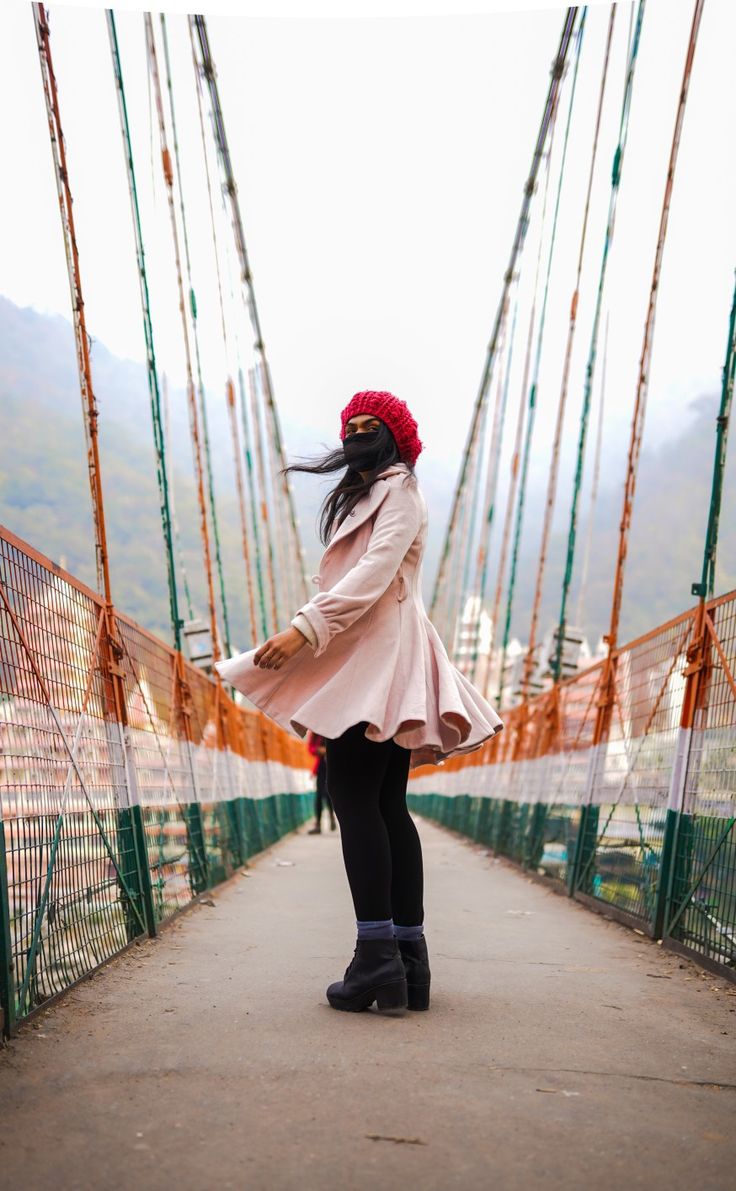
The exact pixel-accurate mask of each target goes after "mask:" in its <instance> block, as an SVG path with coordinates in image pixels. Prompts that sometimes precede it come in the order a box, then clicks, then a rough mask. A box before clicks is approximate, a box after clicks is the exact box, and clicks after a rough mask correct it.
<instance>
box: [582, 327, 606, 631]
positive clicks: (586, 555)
mask: <svg viewBox="0 0 736 1191" xmlns="http://www.w3.org/2000/svg"><path fill="white" fill-rule="evenodd" d="M609 323H610V315H609V314H606V330H605V333H604V335H603V362H602V364H601V391H600V397H599V404H598V430H597V433H596V442H595V456H594V460H593V480H592V482H591V485H590V503H589V506H588V528H587V531H586V535H585V549H584V550H583V562H582V566H581V568H580V590H579V591H578V605H577V609H576V612H575V622H576V624H577V625H578V627H579V628H580V629H581V630H582V627H583V623H584V614H585V597H586V595H587V590H588V572H589V569H590V555H591V551H592V548H593V529H594V527H595V510H596V505H597V503H598V488H599V484H600V475H601V454H602V449H603V424H604V414H605V408H606V378H607V375H608V329H609Z"/></svg>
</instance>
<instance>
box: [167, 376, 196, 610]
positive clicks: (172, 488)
mask: <svg viewBox="0 0 736 1191" xmlns="http://www.w3.org/2000/svg"><path fill="white" fill-rule="evenodd" d="M161 394H162V397H163V401H162V405H163V426H164V443H165V446H166V451H167V454H168V453H169V452H170V451H171V405H170V402H169V378H168V377H167V375H166V373H165V372H163V373H162V374H161ZM169 505H170V508H171V525H172V529H173V531H174V542H175V545H176V556H177V559H178V562H179V573H180V575H181V580H182V585H183V587H184V600H185V603H186V609H187V616H188V617H189V619H190V620H193V619H194V609H193V607H192V593H191V591H190V589H189V575H188V574H187V568H186V563H185V562H184V551H183V549H182V544H181V534H180V532H179V519H178V517H177V515H176V485H175V484H174V482H173V476H172V482H171V484H170V485H169Z"/></svg>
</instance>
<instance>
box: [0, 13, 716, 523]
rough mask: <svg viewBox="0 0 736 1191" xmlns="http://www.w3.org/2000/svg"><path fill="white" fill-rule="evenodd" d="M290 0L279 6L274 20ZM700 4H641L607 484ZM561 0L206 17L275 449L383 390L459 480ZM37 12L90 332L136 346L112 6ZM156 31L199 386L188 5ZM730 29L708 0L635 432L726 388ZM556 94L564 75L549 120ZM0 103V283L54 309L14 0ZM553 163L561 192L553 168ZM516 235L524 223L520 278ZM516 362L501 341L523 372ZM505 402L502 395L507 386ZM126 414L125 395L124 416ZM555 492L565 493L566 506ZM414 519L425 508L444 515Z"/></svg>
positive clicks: (591, 36)
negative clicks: (176, 170)
mask: <svg viewBox="0 0 736 1191" xmlns="http://www.w3.org/2000/svg"><path fill="white" fill-rule="evenodd" d="M179 7H182V6H181V5H179ZM207 7H208V6H207V5H205V9H206V8H207ZM223 7H225V5H220V6H219V8H220V10H222V8H223ZM371 7H372V8H374V9H375V5H372V6H371ZM394 7H395V5H394ZM411 7H412V6H411V5H408V4H407V5H406V6H405V8H409V9H410V8H411ZM429 7H431V5H425V10H426V8H429ZM464 7H466V8H471V7H472V5H470V4H466V5H464ZM486 7H490V5H487V6H486ZM495 7H499V6H498V5H496V6H495ZM501 7H506V8H509V7H511V6H510V5H508V4H507V5H505V6H501ZM98 8H99V6H98ZM291 8H293V6H291V5H289V4H288V3H287V2H286V0H283V3H282V4H280V5H278V6H277V8H276V9H274V11H278V12H284V11H288V10H290V9H291ZM517 8H518V6H517ZM619 8H620V11H619V13H618V17H617V28H616V33H615V45H614V52H613V58H612V62H611V74H610V83H609V95H608V102H607V105H606V116H605V120H604V127H603V133H602V141H601V152H600V158H599V171H598V175H597V180H596V187H595V201H594V206H593V211H592V216H591V225H590V231H589V239H588V254H587V267H586V272H585V278H584V289H583V299H582V300H583V306H582V313H581V317H580V325H579V334H578V338H577V351H576V355H575V360H574V366H573V379H572V386H571V405H570V415H569V417H570V420H569V422H568V427H569V431H568V434H567V441H566V446H565V452H566V454H565V460H564V461H563V468H564V469H565V470H567V469H569V466H570V460H571V458H572V453H573V450H574V438H575V436H576V423H575V418H576V414H577V411H578V407H579V401H580V396H581V393H582V376H583V368H584V361H585V356H586V354H587V348H588V335H589V325H590V314H591V308H592V288H593V284H594V281H595V279H596V278H597V272H598V268H599V263H600V255H601V250H602V239H603V227H604V221H605V214H606V209H607V203H608V193H609V178H610V165H611V160H612V157H613V150H614V147H615V137H616V134H617V127H618V118H619V109H620V100H621V93H622V86H623V75H624V56H625V41H626V36H627V33H628V23H629V13H630V6H629V5H628V4H621V5H620V6H619ZM326 9H329V5H327V4H323V5H322V7H321V8H320V10H319V11H325V10H326ZM692 9H693V4H692V0H649V3H648V4H647V11H646V16H645V20H644V30H643V35H642V43H641V52H640V62H639V66H638V74H637V79H636V83H635V88H634V99H633V108H632V117H631V131H630V138H629V146H628V149H627V156H626V160H625V164H624V172H623V182H622V189H621V196H620V200H619V211H618V224H617V228H616V239H615V244H614V249H613V255H612V258H611V264H610V269H609V277H608V283H607V290H606V303H605V308H606V309H610V311H611V343H610V350H609V373H608V388H607V394H608V408H609V421H608V423H607V427H608V429H607V437H606V454H605V461H604V475H605V477H606V478H607V479H608V481H609V482H616V483H618V482H619V478H621V479H623V463H624V451H625V442H626V436H627V433H628V422H629V417H630V410H631V404H632V399H633V395H634V387H635V380H636V370H637V361H638V356H639V352H640V349H641V335H642V328H643V320H644V314H645V309H646V301H647V296H648V287H649V281H650V276H651V268H652V260H653V252H654V244H655V236H656V230H657V224H658V219H659V209H660V205H661V198H662V191H663V185H664V174H665V169H666V162H667V156H668V153H669V146H670V140H671V135H672V126H673V120H674V114H675V108H676V102H677V95H678V91H679V87H680V80H681V75H682V67H683V61H684V53H685V47H686V42H687V35H688V32H689V27H690V21H691V16H692ZM332 11H334V7H333V8H332ZM562 13H563V9H562V8H561V7H559V6H550V5H549V4H547V5H544V6H542V5H539V6H538V8H537V11H534V12H530V11H527V12H520V11H510V12H509V11H507V12H494V13H489V14H487V15H475V16H437V15H430V16H408V17H398V18H396V17H395V18H391V19H389V18H385V19H384V18H372V19H349V20H344V19H335V18H328V19H317V18H310V19H297V18H295V17H293V16H282V17H280V18H279V19H264V18H261V17H256V16H248V17H236V16H232V15H231V16H210V17H208V24H209V32H210V39H211V44H212V50H213V54H214V57H215V61H216V64H217V68H218V75H219V83H220V88H221V96H222V102H223V107H224V114H225V120H226V125H227V129H228V134H229V138H230V142H231V149H232V152H233V158H234V163H235V169H236V175H237V179H238V183H239V188H240V195H241V201H242V207H243V213H244V218H245V224H246V237H247V240H248V247H249V251H250V256H251V262H252V266H253V273H254V277H255V284H256V290H257V296H258V302H259V307H260V314H261V321H262V325H263V329H264V336H265V341H266V346H267V351H268V354H269V358H270V361H271V367H272V372H273V376H274V382H275V390H276V396H277V400H278V403H279V407H280V410H281V415H282V419H283V421H284V424H285V425H286V428H287V434H286V440H287V445H291V446H293V447H295V448H298V449H299V450H304V449H308V447H309V445H310V444H314V445H315V446H316V445H317V444H319V443H320V442H323V441H332V440H334V437H335V434H336V429H337V413H338V411H339V409H340V408H341V406H342V405H343V404H344V402H345V400H346V399H347V398H349V396H350V395H351V394H352V393H353V392H354V391H355V390H357V389H360V388H390V389H392V390H393V391H394V392H396V393H398V394H399V395H400V396H402V397H404V398H405V399H406V400H407V401H408V402H409V404H410V406H411V407H412V409H413V410H414V412H415V413H416V415H417V417H418V419H419V422H420V430H421V434H422V437H423V439H424V441H425V444H426V452H425V454H424V455H423V456H422V459H421V460H420V474H421V471H422V470H423V471H424V472H425V474H427V473H429V471H430V469H431V470H433V471H434V472H435V473H436V474H437V475H438V476H439V475H440V474H442V475H444V476H446V477H447V478H448V481H449V480H453V481H454V478H455V475H456V473H457V469H458V465H459V459H460V453H461V451H462V446H463V443H464V440H465V434H466V430H467V424H468V418H469V415H470V410H471V407H472V404H473V401H474V398H475V395H476V390H477V385H478V380H479V376H480V372H481V367H482V363H483V357H484V353H485V347H486V343H487V339H488V335H489V331H490V328H491V324H492V321H493V317H494V314H495V310H496V305H497V302H498V297H499V293H500V285H501V277H502V274H503V271H504V268H505V265H506V261H507V257H508V252H509V247H510V241H511V236H512V233H513V229H514V226H515V221H516V217H517V214H518V209H519V204H520V198H521V190H522V185H523V181H524V178H525V177H526V174H527V172H528V168H529V162H530V157H531V149H532V145H533V141H534V137H535V134H536V129H537V126H538V122H539V118H540V115H541V110H542V106H543V101H544V95H545V93H546V89H547V86H548V70H549V65H550V63H551V60H552V58H553V56H554V53H555V51H556V48H557V44H558V41H559V35H560V29H561V24H562ZM51 15H52V52H53V55H54V61H55V67H56V73H57V79H58V84H59V91H60V103H61V109H62V118H63V123H64V127H65V131H66V140H67V149H68V157H69V167H70V174H71V184H72V190H73V194H74V198H75V214H76V218H77V228H78V239H79V247H80V253H81V265H82V274H83V282H84V287H85V292H86V305H87V315H88V321H89V326H90V330H91V331H92V333H93V335H94V336H96V337H97V338H99V339H100V340H102V341H103V342H104V343H105V344H106V345H107V346H108V347H109V348H110V349H111V350H112V351H113V352H115V353H117V354H119V355H121V356H126V357H131V358H133V359H136V360H142V359H143V358H144V351H143V334H142V324H141V314H140V301H139V290H138V281H137V275H136V271H135V257H134V250H133V239H132V232H131V221H130V208H129V202H128V195H127V190H126V182H125V175H124V167H123V158H122V151H121V141H120V132H119V127H118V117H117V107H116V98H115V92H114V87H113V76H112V71H111V64H110V52H109V46H108V41H107V33H106V27H105V20H104V15H103V12H102V10H101V8H99V10H98V11H95V10H94V9H93V8H90V7H87V8H84V9H82V8H73V7H69V6H62V7H59V6H53V7H52V9H51ZM607 21H608V6H607V5H594V6H592V7H591V10H590V12H589V16H588V27H587V29H586V34H585V39H584V44H583V51H582V60H581V68H580V80H579V84H578V97H577V102H576V109H575V113H574V116H573V127H572V134H571V144H570V151H569V165H568V172H567V175H566V186H565V188H564V191H563V197H562V210H561V216H560V228H559V233H558V250H557V256H556V263H555V268H554V271H553V277H552V298H551V301H550V309H549V312H548V329H547V338H546V345H547V347H546V350H545V354H544V357H543V363H542V374H541V383H540V390H539V392H540V400H539V412H538V432H537V436H536V444H535V447H534V452H533V472H534V476H535V483H536V485H537V486H541V485H542V484H543V483H544V482H546V470H547V449H548V444H549V440H550V435H551V426H552V421H553V417H554V408H555V403H556V398H557V392H558V389H559V373H560V367H561V357H562V349H563V344H564V336H565V328H566V324H567V317H568V309H569V300H570V293H571V289H572V279H573V276H574V268H575V263H576V255H577V243H578V235H579V224H580V216H581V207H582V196H583V190H584V185H585V179H586V175H587V168H588V159H589V152H590V145H591V137H592V127H593V119H594V114H595V104H596V101H597V89H598V82H599V78H600V70H601V64H602V53H603V45H604V37H605V32H606V25H607ZM118 27H119V35H120V40H121V55H122V63H123V71H124V75H125V81H126V87H127V94H128V100H129V105H130V118H131V123H132V128H133V136H134V153H135V159H136V166H137V169H138V175H139V185H140V190H141V201H142V206H143V218H144V238H145V242H146V248H147V253H148V257H149V266H150V269H151V280H152V293H153V306H154V329H155V334H156V343H157V352H158V357H159V362H160V364H161V365H162V366H163V367H165V368H166V369H167V370H168V372H169V373H170V374H171V375H172V376H173V377H174V379H175V380H176V379H181V377H182V375H183V366H182V352H181V334H180V326H179V322H178V311H177V304H176V296H175V288H174V278H173V270H172V265H171V256H170V246H169V230H168V225H167V216H166V205H165V198H164V194H163V191H162V187H161V181H160V169H159V164H158V156H157V153H158V150H157V149H156V150H155V156H154V162H153V170H152V165H151V152H150V124H149V107H148V94H147V82H146V62H145V53H144V39H143V22H142V17H141V15H140V14H139V13H134V12H122V13H119V17H118ZM169 37H170V40H171V46H172V52H173V70H174V85H175V89H176V99H177V104H178V119H179V124H180V140H181V142H182V152H183V155H184V169H185V188H186V197H187V204H188V212H189V216H190V222H191V229H190V233H191V236H192V241H193V245H192V247H193V254H194V274H195V289H196V291H197V296H198V300H199V310H200V330H201V333H202V336H203V347H204V360H205V371H206V374H207V381H208V384H209V386H210V387H211V390H212V392H213V393H215V394H217V393H220V392H221V391H222V377H223V375H224V370H225V365H224V361H223V355H222V349H221V345H220V342H219V319H218V315H217V304H216V297H215V290H214V274H213V267H212V257H211V252H210V250H209V225H208V221H207V210H206V202H205V192H204V182H203V171H202V164H201V156H200V153H201V150H200V142H199V133H198V126H197V123H196V106H195V97H194V86H193V74H192V68H191V60H190V56H189V44H188V36H187V30H186V23H185V18H184V17H183V16H180V15H173V16H171V17H170V19H169ZM734 45H736V5H734V4H733V3H732V0H707V3H706V6H705V15H704V18H703V24H702V29H701V34H700V42H699V46H698V50H697V56H696V61H695V67H694V72H693V80H692V88H691V98H690V103H689V108H688V112H687V116H686V121H685V128H684V133H683V142H682V150H681V156H680V163H679V167H678V180H677V184H676V189H675V197H674V202H673V207H672V215H671V221H670V233H669V240H668V246H667V251H666V255H665V263H664V271H663V281H662V294H661V300H660V305H659V314H658V321H657V331H656V342H655V352H654V363H653V369H652V385H651V395H650V410H649V422H648V428H647V435H646V443H647V444H648V445H649V444H651V443H654V442H656V441H657V440H658V439H661V438H663V437H666V436H669V435H671V434H673V433H675V432H676V431H677V430H678V429H679V428H681V427H682V425H683V424H684V423H685V421H686V412H685V411H686V408H687V404H688V402H689V401H690V400H691V399H692V398H693V397H694V396H696V395H698V394H700V393H701V392H704V391H710V392H714V391H716V390H717V389H718V386H719V378H720V370H721V367H722V363H723V356H724V351H725V340H726V331H727V318H728V311H729V307H730V300H731V290H732V284H733V268H734V262H735V261H736V219H734V211H736V161H735V159H734V154H733V152H732V147H733V130H734V116H735V115H736V111H735V107H736V93H735V92H734V88H733V84H732V79H733V63H732V59H733V47H734ZM568 85H569V80H568ZM566 97H567V91H565V93H564V96H563V100H562V115H564V113H565V112H566V102H567V99H566ZM0 105H1V107H0V110H2V111H3V113H4V119H3V122H2V126H1V127H0V153H1V154H2V157H1V160H2V161H3V163H4V167H5V168H4V185H3V187H2V191H1V192H0V260H1V261H2V269H0V292H2V293H4V294H5V295H6V296H7V297H9V298H10V299H12V300H13V301H14V302H17V303H19V304H21V305H32V306H34V307H36V308H38V309H42V310H49V311H55V312H61V313H63V314H64V315H65V316H67V317H68V316H69V295H68V287H67V279H66V270H65V262H64V256H63V245H62V239H61V234H60V228H59V220H58V212H57V208H56V198H55V189H54V182H53V174H52V167H51V156H50V151H49V146H48V133H47V128H46V121H45V112H44V107H43V98H42V90H41V83H40V75H39V69H38V62H37V52H36V46H35V38H34V32H33V22H32V17H31V12H30V6H29V5H25V4H23V5H18V4H15V3H14V4H12V5H11V6H10V7H9V9H8V10H7V11H6V12H5V14H4V54H3V69H2V71H1V72H0ZM10 114H14V118H13V119H9V118H8V116H9V115H10ZM561 124H562V118H561V119H560V125H561ZM558 153H559V142H558ZM552 169H553V183H554V178H555V173H554V169H555V166H554V162H553V167H552ZM154 178H155V182H154V181H153V180H152V179H154ZM537 206H539V204H537ZM220 230H221V231H224V224H221V229H220ZM534 243H535V227H534V225H533V226H532V232H531V234H530V242H529V248H528V250H527V260H526V266H527V270H526V278H527V282H528V278H529V273H530V270H531V264H532V257H533V252H534ZM519 342H520V343H521V337H520V341H519ZM522 354H523V353H522V349H521V346H519V347H517V351H516V360H517V363H518V364H519V367H520V360H521V356H522ZM517 387H518V386H517ZM511 400H512V403H514V404H515V403H516V401H517V400H518V395H517V394H515V393H514V389H513V386H512V397H511ZM146 411H147V397H146V394H145V392H143V393H142V394H141V417H142V418H143V417H146V416H147V413H146ZM102 416H103V417H104V416H105V411H104V409H103V410H102ZM508 437H509V438H510V434H509V436H508ZM567 504H568V496H567V492H566V491H565V494H564V497H562V498H561V506H567ZM434 514H435V516H437V517H439V518H441V519H444V517H445V516H446V510H444V509H443V510H439V509H438V510H435V511H434Z"/></svg>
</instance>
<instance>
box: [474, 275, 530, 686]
mask: <svg viewBox="0 0 736 1191" xmlns="http://www.w3.org/2000/svg"><path fill="white" fill-rule="evenodd" d="M518 276H519V275H518V274H517V287H518ZM518 313H519V297H518V288H517V294H516V298H515V300H514V313H513V316H512V319H511V334H510V336H509V344H508V351H507V355H506V360H505V362H502V366H501V368H500V370H499V376H498V392H497V396H496V407H495V410H494V418H493V431H492V434H491V445H490V449H489V459H488V471H487V474H486V489H485V493H484V500H483V517H482V521H481V531H480V539H479V543H478V553H477V558H476V575H475V587H474V590H475V591H476V592H477V597H478V628H477V631H476V633H475V636H474V638H473V651H472V656H471V660H470V677H471V681H472V682H475V681H476V677H477V667H478V660H479V650H480V624H481V617H482V615H483V609H484V606H485V602H486V590H487V587H488V575H489V566H488V562H489V558H490V552H491V533H492V530H493V526H494V522H495V512H496V496H497V492H498V479H499V474H500V470H501V451H502V448H503V435H504V429H505V424H506V411H507V409H508V398H509V387H510V380H511V366H512V363H513V358H514V345H515V343H516V328H517V316H518ZM489 648H490V645H489ZM489 665H490V654H489V656H488V659H487V662H486V674H485V678H486V679H487V677H488V666H489Z"/></svg>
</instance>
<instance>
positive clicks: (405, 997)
mask: <svg viewBox="0 0 736 1191" xmlns="http://www.w3.org/2000/svg"><path fill="white" fill-rule="evenodd" d="M408 1002H409V993H408V990H407V987H406V981H405V980H397V981H396V983H395V984H385V985H384V986H383V988H379V989H378V992H377V993H376V1005H377V1006H378V1008H379V1009H406V1007H407V1005H408Z"/></svg>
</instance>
